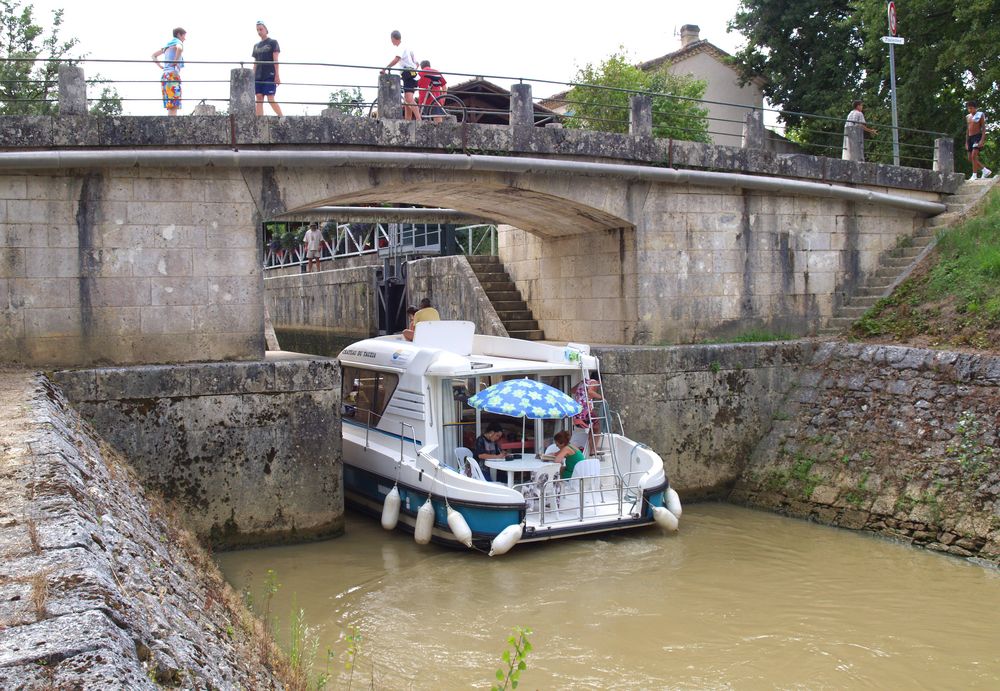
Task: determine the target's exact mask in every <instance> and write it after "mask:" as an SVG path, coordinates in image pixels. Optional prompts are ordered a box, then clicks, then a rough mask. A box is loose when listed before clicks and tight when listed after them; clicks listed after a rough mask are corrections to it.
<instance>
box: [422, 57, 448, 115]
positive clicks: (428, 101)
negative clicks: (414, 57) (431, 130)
mask: <svg viewBox="0 0 1000 691" xmlns="http://www.w3.org/2000/svg"><path fill="white" fill-rule="evenodd" d="M417 86H418V87H419V88H420V107H421V108H422V109H423V110H424V112H423V113H422V115H429V116H430V117H432V118H433V119H434V122H441V119H442V118H443V117H444V116H445V115H447V114H448V113H446V112H445V110H444V108H443V107H442V106H441V97H442V96H443V95H444V94H445V93H446V92H447V91H448V82H447V81H445V78H444V75H443V74H441V73H440V72H438V71H437V70H435V69H434V68H432V67H431V61H430V60H421V61H420V80H419V81H418V82H417Z"/></svg>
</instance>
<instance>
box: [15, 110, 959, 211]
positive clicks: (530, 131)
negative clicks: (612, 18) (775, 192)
mask: <svg viewBox="0 0 1000 691" xmlns="http://www.w3.org/2000/svg"><path fill="white" fill-rule="evenodd" d="M25 142H32V144H33V146H32V147H26V146H24V143H25ZM192 146H194V147H199V148H202V147H220V148H227V149H230V148H238V147H244V148H259V147H271V146H280V147H285V148H287V147H289V146H308V147H309V148H311V149H324V148H337V149H373V148H375V149H390V150H409V151H413V150H419V151H423V152H434V151H438V152H441V153H459V152H462V153H477V154H493V155H511V156H518V155H530V156H553V157H560V158H570V159H583V160H592V161H593V160H599V161H605V162H627V163H633V164H644V163H645V164H649V165H656V166H668V167H674V168H692V169H704V170H716V171H724V172H734V173H746V174H753V175H769V176H780V177H789V178H801V179H804V180H818V181H825V182H831V183H841V184H856V185H868V186H877V187H887V188H894V189H908V190H917V191H923V192H937V193H952V192H954V191H955V190H956V189H957V188H958V186H959V185H960V184H961V182H962V175H961V174H958V173H951V174H943V173H939V172H936V171H932V170H926V169H922V168H909V167H904V166H899V167H897V166H890V165H883V164H878V163H858V162H854V161H843V160H840V159H836V158H827V157H823V156H809V155H806V154H778V153H774V152H770V151H765V150H760V149H742V148H739V147H731V146H717V145H712V144H701V143H698V142H687V141H674V140H666V139H656V138H653V137H634V136H631V135H625V134H613V133H607V132H592V131H586V130H573V129H565V128H562V129H547V128H539V127H517V128H514V127H509V126H506V125H463V124H458V123H447V122H445V123H433V122H406V121H403V120H374V119H371V118H360V117H349V116H338V117H328V116H320V117H317V116H287V117H281V118H257V117H250V116H233V117H232V118H230V117H229V116H224V115H215V116H198V117H184V118H170V117H166V116H120V117H98V116H90V115H77V116H27V115H25V116H4V117H2V118H0V149H3V150H8V151H10V150H15V151H17V150H26V149H45V150H49V149H53V148H65V149H73V148H81V147H82V148H91V149H92V148H118V147H192Z"/></svg>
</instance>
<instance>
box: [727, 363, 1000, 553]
mask: <svg viewBox="0 0 1000 691" xmlns="http://www.w3.org/2000/svg"><path fill="white" fill-rule="evenodd" d="M998 365H1000V357H997V356H990V355H976V354H970V353H948V352H941V351H931V350H923V349H917V348H908V347H902V346H888V345H863V344H844V343H827V344H821V345H820V346H819V348H818V349H817V350H816V352H815V355H814V357H813V359H812V362H811V363H809V364H808V365H806V372H805V374H803V375H802V377H800V379H799V382H798V385H799V386H807V387H809V389H808V390H809V391H810V392H811V393H810V395H809V396H801V395H796V391H795V390H793V391H792V395H791V396H790V400H794V401H796V403H795V405H794V406H791V405H788V404H786V406H785V407H784V409H783V410H782V411H781V414H782V415H784V416H786V417H788V423H787V425H786V426H785V427H783V428H782V429H781V430H780V431H778V430H777V429H776V432H777V433H772V434H770V435H768V436H766V437H765V438H764V439H763V441H762V442H761V443H760V444H759V445H758V446H757V448H756V449H754V451H753V454H752V456H751V458H750V462H749V463H748V465H747V466H746V468H745V470H744V471H743V473H742V475H741V476H740V478H739V480H738V481H737V483H736V486H735V488H734V490H733V492H732V494H731V495H730V499H731V500H732V501H735V502H738V503H744V504H750V505H755V506H761V507H768V508H772V509H775V510H778V511H782V512H786V513H789V512H790V510H789V509H788V507H789V506H790V505H791V504H793V503H801V502H807V503H808V505H809V506H811V507H812V509H811V510H810V511H809V514H810V515H811V516H812V517H814V518H816V519H817V520H821V521H823V522H827V523H831V524H834V525H840V526H843V527H847V528H853V529H862V528H863V529H865V530H872V531H875V532H878V533H880V534H884V535H889V536H892V537H898V538H901V539H905V540H906V541H908V542H912V543H914V544H919V545H922V546H925V547H927V548H928V549H933V550H936V551H941V552H947V553H949V554H955V555H958V556H965V557H977V558H982V559H984V560H987V561H993V562H997V561H998V555H997V553H996V550H995V549H994V548H993V547H991V546H990V545H991V542H990V535H991V534H993V533H994V532H996V531H997V530H998V528H1000V471H997V470H996V464H997V463H998V462H1000V436H998V432H1000V381H998V380H997V378H996V376H995V373H996V371H997V369H996V368H997V367H998ZM796 505H797V504H796ZM797 513H798V514H801V513H802V511H801V509H799V510H797Z"/></svg>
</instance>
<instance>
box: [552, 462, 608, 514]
mask: <svg viewBox="0 0 1000 691" xmlns="http://www.w3.org/2000/svg"><path fill="white" fill-rule="evenodd" d="M600 474H601V461H600V460H599V459H596V458H585V459H584V460H582V461H580V462H579V463H577V464H576V465H575V466H574V467H573V476H572V477H571V478H570V480H569V481H568V482H566V483H564V487H563V491H562V496H561V497H560V499H559V513H560V518H573V517H579V515H580V501H581V497H580V479H581V478H583V491H584V494H583V498H582V501H583V513H584V515H587V514H588V513H589V514H590V515H591V516H592V515H594V491H595V490H599V489H600V487H599V486H598V480H597V479H596V478H597V477H598V476H599V475H600ZM589 478H594V479H589Z"/></svg>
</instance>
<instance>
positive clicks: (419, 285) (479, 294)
mask: <svg viewBox="0 0 1000 691" xmlns="http://www.w3.org/2000/svg"><path fill="white" fill-rule="evenodd" d="M406 291H407V294H408V295H409V296H410V302H411V303H412V304H413V305H417V303H419V302H420V300H421V299H422V298H425V297H426V298H430V300H431V302H432V303H433V304H434V307H435V308H436V309H437V311H438V312H439V313H440V314H441V318H442V319H461V320H465V321H471V322H475V324H476V333H479V334H485V335H487V336H507V329H506V328H505V327H504V325H503V322H502V321H501V320H500V317H499V316H498V315H497V313H496V310H495V309H493V303H492V302H490V299H489V298H488V297H486V291H484V290H483V287H482V285H480V283H479V279H478V278H477V277H476V273H475V272H474V271H473V270H472V267H471V266H469V260H468V259H466V258H465V257H464V256H452V257H431V258H428V259H418V260H416V261H411V262H409V263H408V264H407V266H406Z"/></svg>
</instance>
